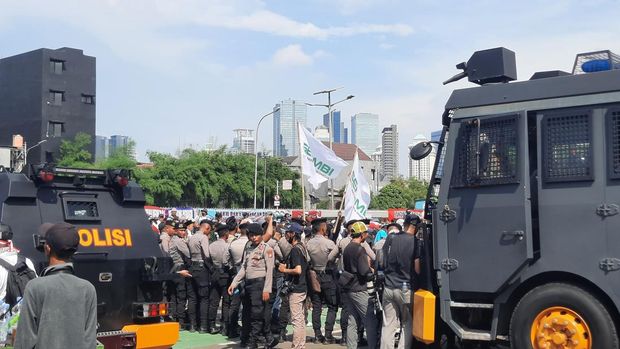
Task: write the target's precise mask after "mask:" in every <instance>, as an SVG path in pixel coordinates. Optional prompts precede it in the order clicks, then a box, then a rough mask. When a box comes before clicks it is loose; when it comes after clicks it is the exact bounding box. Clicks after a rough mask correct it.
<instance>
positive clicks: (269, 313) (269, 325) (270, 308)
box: [264, 238, 284, 333]
mask: <svg viewBox="0 0 620 349" xmlns="http://www.w3.org/2000/svg"><path fill="white" fill-rule="evenodd" d="M266 244H267V246H269V247H271V248H272V249H273V252H274V268H273V280H272V282H271V295H270V296H269V302H267V304H265V327H264V332H265V333H270V332H273V333H278V332H279V331H278V330H279V326H280V325H279V311H276V310H277V309H275V307H274V304H276V300H277V299H278V298H279V295H278V279H279V278H281V277H282V273H280V272H279V271H278V268H277V265H278V264H279V263H282V262H283V261H284V259H283V258H282V250H280V246H278V241H276V240H275V239H273V238H271V239H269V241H267V242H266ZM279 304H280V305H281V304H282V302H281V300H280V302H279Z"/></svg>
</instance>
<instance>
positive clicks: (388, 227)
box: [385, 222, 403, 231]
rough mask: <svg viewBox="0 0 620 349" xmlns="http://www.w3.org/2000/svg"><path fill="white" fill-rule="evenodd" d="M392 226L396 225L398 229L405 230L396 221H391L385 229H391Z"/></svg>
mask: <svg viewBox="0 0 620 349" xmlns="http://www.w3.org/2000/svg"><path fill="white" fill-rule="evenodd" d="M391 227H396V229H398V231H402V230H403V226H402V225H400V224H398V223H396V222H394V223H390V224H388V225H387V226H385V230H387V231H390V228H391Z"/></svg>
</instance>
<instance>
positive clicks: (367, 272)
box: [338, 222, 377, 349]
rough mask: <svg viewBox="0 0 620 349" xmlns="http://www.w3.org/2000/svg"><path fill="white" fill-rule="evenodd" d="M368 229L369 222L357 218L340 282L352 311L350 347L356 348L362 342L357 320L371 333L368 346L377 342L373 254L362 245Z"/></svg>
mask: <svg viewBox="0 0 620 349" xmlns="http://www.w3.org/2000/svg"><path fill="white" fill-rule="evenodd" d="M366 231H368V228H367V227H366V224H364V223H363V222H355V223H353V224H352V225H351V228H350V232H351V238H352V240H351V242H350V243H349V244H348V245H347V247H346V248H345V249H344V251H343V253H342V261H343V265H344V270H343V272H342V274H341V276H340V279H339V281H338V282H339V283H340V285H341V286H342V291H343V301H344V305H345V307H346V308H347V310H348V313H349V321H348V328H347V348H348V349H356V348H357V343H358V335H357V324H358V323H363V324H364V328H365V329H366V333H367V334H368V348H370V349H374V348H376V346H377V338H376V337H377V319H376V317H375V314H374V304H372V302H373V300H372V298H371V297H370V296H369V294H368V286H367V284H368V283H369V282H370V283H372V278H373V270H372V268H371V267H370V263H371V261H370V258H369V257H368V254H367V253H366V250H365V249H364V248H363V247H362V246H361V243H362V234H363V233H365V232H366Z"/></svg>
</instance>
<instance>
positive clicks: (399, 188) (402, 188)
mask: <svg viewBox="0 0 620 349" xmlns="http://www.w3.org/2000/svg"><path fill="white" fill-rule="evenodd" d="M427 188H428V187H427V184H426V183H423V182H420V181H418V180H416V179H415V178H410V179H408V180H404V179H400V178H399V179H394V180H392V181H391V182H390V183H389V184H388V185H386V186H385V187H383V188H382V189H381V190H380V191H379V194H377V195H375V196H373V198H372V200H371V201H370V209H374V210H387V209H389V208H411V207H413V206H414V203H415V200H416V199H421V198H425V197H426V191H427Z"/></svg>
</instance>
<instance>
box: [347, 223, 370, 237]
mask: <svg viewBox="0 0 620 349" xmlns="http://www.w3.org/2000/svg"><path fill="white" fill-rule="evenodd" d="M350 229H351V235H352V236H354V235H355V236H359V235H361V234H362V233H365V232H367V231H368V227H367V226H366V224H365V223H364V222H362V221H357V222H355V223H353V224H351V228H350Z"/></svg>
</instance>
